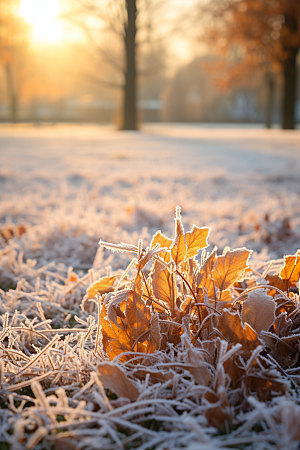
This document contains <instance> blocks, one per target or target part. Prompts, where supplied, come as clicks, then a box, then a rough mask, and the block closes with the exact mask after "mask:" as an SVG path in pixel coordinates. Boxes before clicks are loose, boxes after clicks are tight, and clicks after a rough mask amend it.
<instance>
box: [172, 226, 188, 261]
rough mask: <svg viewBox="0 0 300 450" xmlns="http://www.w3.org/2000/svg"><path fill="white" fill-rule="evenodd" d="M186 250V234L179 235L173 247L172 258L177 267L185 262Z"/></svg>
mask: <svg viewBox="0 0 300 450" xmlns="http://www.w3.org/2000/svg"><path fill="white" fill-rule="evenodd" d="M186 250H187V247H186V243H185V238H184V234H179V235H177V236H176V238H175V239H174V240H173V243H172V245H171V256H172V259H173V261H174V263H175V264H176V267H177V266H179V265H180V264H181V263H182V262H183V261H184V260H185V255H186Z"/></svg>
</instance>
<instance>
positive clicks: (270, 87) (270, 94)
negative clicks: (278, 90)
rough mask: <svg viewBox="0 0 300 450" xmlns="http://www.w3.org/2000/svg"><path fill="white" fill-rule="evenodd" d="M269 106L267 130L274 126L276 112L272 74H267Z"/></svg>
mask: <svg viewBox="0 0 300 450" xmlns="http://www.w3.org/2000/svg"><path fill="white" fill-rule="evenodd" d="M266 83H267V105H266V128H268V129H270V128H272V125H273V110H274V92H275V82H274V76H273V74H272V72H267V75H266Z"/></svg>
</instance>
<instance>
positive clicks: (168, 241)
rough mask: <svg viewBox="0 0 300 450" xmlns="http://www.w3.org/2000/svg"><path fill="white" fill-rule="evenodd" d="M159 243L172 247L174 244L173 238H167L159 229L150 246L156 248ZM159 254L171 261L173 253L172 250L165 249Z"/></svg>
mask: <svg viewBox="0 0 300 450" xmlns="http://www.w3.org/2000/svg"><path fill="white" fill-rule="evenodd" d="M157 244H159V245H160V247H161V248H168V249H169V248H170V247H171V244H172V239H169V238H167V236H165V235H164V234H162V232H161V231H160V230H159V231H158V232H157V233H156V234H155V235H154V236H153V238H152V241H151V244H150V248H151V249H152V248H154V247H155V246H156V245H157ZM159 256H160V257H161V258H162V259H163V260H164V261H165V262H166V263H168V262H170V259H171V255H170V252H167V251H163V252H161V253H159Z"/></svg>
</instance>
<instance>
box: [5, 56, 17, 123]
mask: <svg viewBox="0 0 300 450" xmlns="http://www.w3.org/2000/svg"><path fill="white" fill-rule="evenodd" d="M5 73H6V81H7V90H8V95H9V101H10V114H11V116H10V120H11V121H12V122H13V123H16V122H17V121H18V98H17V94H16V91H15V87H14V81H13V76H12V72H11V66H10V64H6V66H5Z"/></svg>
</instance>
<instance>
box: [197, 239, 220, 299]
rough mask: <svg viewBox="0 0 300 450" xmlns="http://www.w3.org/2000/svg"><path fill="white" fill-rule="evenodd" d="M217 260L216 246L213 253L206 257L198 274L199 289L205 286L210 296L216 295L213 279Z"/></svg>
mask: <svg viewBox="0 0 300 450" xmlns="http://www.w3.org/2000/svg"><path fill="white" fill-rule="evenodd" d="M216 260H217V248H216V247H215V248H214V249H213V251H212V252H211V254H210V255H209V256H208V258H207V259H206V261H205V263H204V264H203V266H201V269H200V272H199V274H198V276H197V280H196V284H197V290H199V289H201V288H205V289H206V291H207V295H208V298H214V297H215V290H214V285H213V280H212V272H213V268H214V265H215V262H216Z"/></svg>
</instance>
